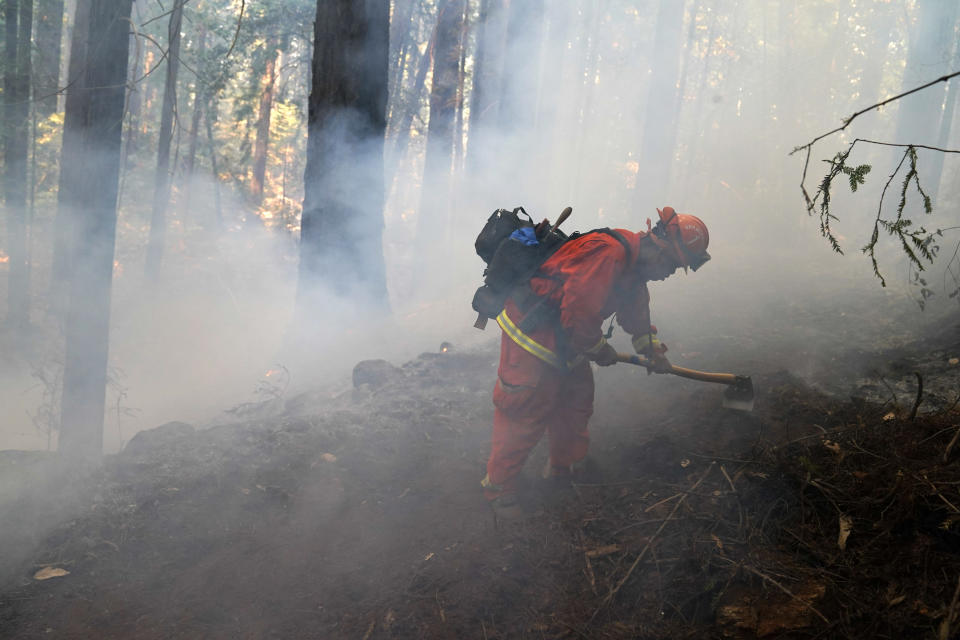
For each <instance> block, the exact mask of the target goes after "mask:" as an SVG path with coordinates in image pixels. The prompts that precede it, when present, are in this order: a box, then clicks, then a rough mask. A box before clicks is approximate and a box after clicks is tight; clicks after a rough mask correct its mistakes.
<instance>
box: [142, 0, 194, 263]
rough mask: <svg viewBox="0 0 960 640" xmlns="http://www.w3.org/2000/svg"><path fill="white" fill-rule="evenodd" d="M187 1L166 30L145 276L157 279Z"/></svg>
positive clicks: (178, 5) (179, 3) (177, 4)
mask: <svg viewBox="0 0 960 640" xmlns="http://www.w3.org/2000/svg"><path fill="white" fill-rule="evenodd" d="M185 2H186V0H174V5H173V11H172V12H171V13H170V24H169V29H168V30H167V80H166V84H165V85H164V89H163V106H162V108H161V110H160V136H159V141H158V147H157V171H156V177H155V183H154V191H153V213H152V215H151V216H150V238H149V240H148V242H147V260H146V276H147V280H150V281H156V280H157V278H158V277H159V276H160V263H161V261H162V260H163V245H164V242H165V238H166V233H167V205H168V204H169V202H170V182H171V176H170V144H171V142H172V141H173V118H174V111H175V109H176V105H177V72H178V71H179V69H180V27H181V24H182V23H183V5H184V3H185Z"/></svg>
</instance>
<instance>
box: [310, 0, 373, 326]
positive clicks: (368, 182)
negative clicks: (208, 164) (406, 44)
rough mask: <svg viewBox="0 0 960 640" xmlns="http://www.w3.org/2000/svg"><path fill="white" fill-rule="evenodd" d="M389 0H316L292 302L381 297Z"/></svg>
mask: <svg viewBox="0 0 960 640" xmlns="http://www.w3.org/2000/svg"><path fill="white" fill-rule="evenodd" d="M389 29H390V14H389V3H388V2H383V1H382V0H317V17H316V22H315V23H314V50H313V65H312V72H313V77H312V86H311V91H310V99H309V111H308V120H307V122H308V129H307V165H306V170H305V172H304V199H303V215H302V219H301V231H300V273H299V281H298V287H299V288H298V304H299V305H300V309H301V312H303V313H309V306H310V303H313V302H317V301H318V300H322V299H323V298H319V297H318V296H322V295H323V294H330V293H332V294H334V295H336V296H337V297H339V298H342V299H347V300H351V301H353V302H354V303H356V304H361V305H368V306H369V305H372V306H375V307H380V308H383V307H385V306H386V304H387V288H386V274H385V268H384V262H383V248H382V246H381V241H382V236H383V203H384V185H383V139H384V133H385V130H386V109H387V86H388V75H389V73H388V67H389V61H388V53H389V46H388V43H389Z"/></svg>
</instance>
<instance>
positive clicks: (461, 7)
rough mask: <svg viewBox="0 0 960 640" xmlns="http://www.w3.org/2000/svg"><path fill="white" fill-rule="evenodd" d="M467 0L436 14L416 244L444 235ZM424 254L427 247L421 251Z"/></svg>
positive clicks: (449, 0) (454, 0)
mask: <svg viewBox="0 0 960 640" xmlns="http://www.w3.org/2000/svg"><path fill="white" fill-rule="evenodd" d="M465 10H466V2H465V0H446V1H445V2H444V3H443V4H442V5H441V6H440V15H439V16H438V17H437V39H436V48H435V50H434V56H433V85H432V86H431V88H430V122H429V125H428V127H427V155H426V158H425V159H424V168H423V192H422V195H421V200H420V215H419V216H418V218H417V246H418V247H419V248H420V249H424V250H425V249H426V247H427V246H428V245H429V244H430V243H431V242H432V241H434V240H435V239H436V238H437V237H440V238H443V237H445V235H446V234H445V229H446V224H447V219H448V216H447V215H446V213H447V211H448V210H449V208H450V173H451V165H452V159H453V148H454V136H455V135H462V134H461V132H459V131H456V132H455V131H454V120H455V117H456V112H457V95H458V93H457V87H458V86H459V78H460V45H461V42H462V39H461V37H460V35H461V30H462V28H463V18H464V11H465ZM418 253H419V254H420V255H421V257H422V256H424V255H425V252H424V251H420V252H418Z"/></svg>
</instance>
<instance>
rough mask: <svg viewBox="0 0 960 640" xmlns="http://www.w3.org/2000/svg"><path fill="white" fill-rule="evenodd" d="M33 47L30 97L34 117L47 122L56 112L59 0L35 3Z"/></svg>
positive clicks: (60, 29)
mask: <svg viewBox="0 0 960 640" xmlns="http://www.w3.org/2000/svg"><path fill="white" fill-rule="evenodd" d="M36 21H37V47H36V50H35V54H34V55H36V63H35V67H36V69H35V76H34V88H33V92H34V96H35V99H36V103H37V116H38V117H40V118H49V117H50V116H51V115H53V114H54V113H56V112H57V95H58V92H59V90H60V43H61V41H62V39H63V0H38V1H37V16H36Z"/></svg>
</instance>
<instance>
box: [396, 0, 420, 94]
mask: <svg viewBox="0 0 960 640" xmlns="http://www.w3.org/2000/svg"><path fill="white" fill-rule="evenodd" d="M416 5H417V1H416V0H395V2H394V3H393V15H391V16H390V56H391V58H390V59H391V63H390V95H391V96H395V95H396V94H397V90H398V89H399V88H400V87H402V86H403V78H404V70H405V69H406V67H407V54H408V53H409V49H410V44H411V43H412V42H413V38H412V37H411V34H410V32H411V31H412V30H413V23H414V20H413V17H414V13H415V12H414V7H415V6H416Z"/></svg>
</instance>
